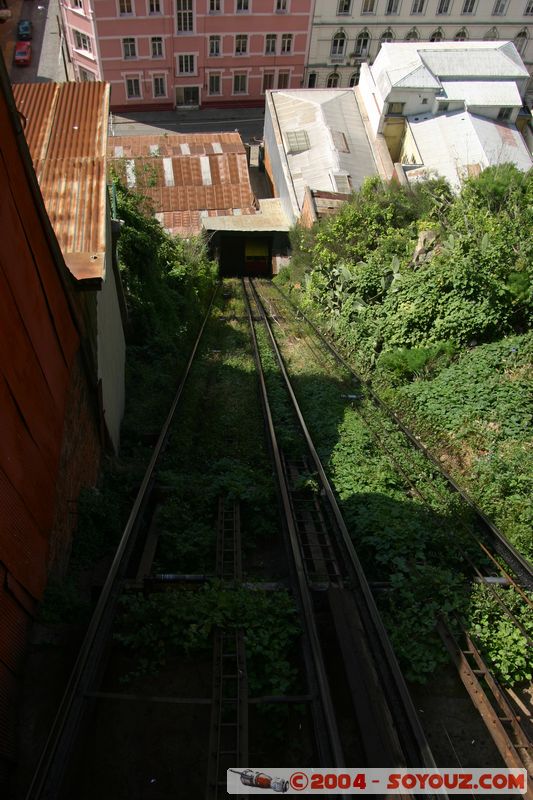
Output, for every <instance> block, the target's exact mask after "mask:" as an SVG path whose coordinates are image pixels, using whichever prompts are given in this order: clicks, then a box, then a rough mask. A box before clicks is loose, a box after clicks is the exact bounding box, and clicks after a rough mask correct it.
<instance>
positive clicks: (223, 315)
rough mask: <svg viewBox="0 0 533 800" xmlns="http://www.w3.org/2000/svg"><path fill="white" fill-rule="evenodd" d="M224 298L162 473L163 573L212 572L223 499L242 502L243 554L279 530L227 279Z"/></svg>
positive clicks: (240, 320)
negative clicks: (221, 498)
mask: <svg viewBox="0 0 533 800" xmlns="http://www.w3.org/2000/svg"><path fill="white" fill-rule="evenodd" d="M224 294H225V296H224V297H221V298H220V299H219V301H218V302H217V305H216V307H215V309H214V311H213V315H212V318H211V319H210V321H209V322H208V325H207V326H206V330H205V334H204V341H203V344H202V346H201V349H200V352H199V354H198V358H197V360H196V362H195V364H194V365H193V370H192V373H191V378H190V381H189V384H188V386H187V387H186V390H185V392H184V395H183V398H182V403H181V407H180V424H179V425H177V426H176V428H175V430H174V431H173V434H172V440H171V445H170V446H169V448H168V449H167V452H166V454H165V456H164V460H163V464H162V466H161V470H160V473H159V481H160V483H161V484H162V485H163V486H164V487H165V489H166V495H167V496H166V499H165V503H164V504H163V506H162V509H161V512H160V515H159V518H158V529H159V543H158V550H157V553H156V564H155V569H156V571H160V572H168V571H173V572H174V571H176V572H202V573H203V572H208V573H210V574H213V572H214V568H215V563H214V559H215V532H216V525H217V513H218V500H219V498H220V497H224V498H226V499H227V501H229V502H231V501H239V503H240V516H241V530H242V541H243V548H244V550H245V552H248V553H249V552H251V551H252V550H253V549H254V548H255V547H256V546H257V545H258V544H259V543H260V542H261V541H264V540H265V538H266V537H270V538H272V537H273V534H274V535H275V534H276V533H277V529H278V521H277V517H276V510H275V501H274V496H275V491H274V485H273V482H272V479H271V468H270V462H269V455H268V452H267V450H266V447H265V442H264V435H263V424H262V416H261V409H260V406H259V403H258V396H257V376H256V374H255V365H254V361H253V357H252V352H251V345H250V338H249V334H248V329H247V325H248V322H247V319H246V316H245V312H244V305H243V299H242V296H241V291H240V286H239V284H238V283H237V282H233V281H231V282H227V283H226V284H225V285H224Z"/></svg>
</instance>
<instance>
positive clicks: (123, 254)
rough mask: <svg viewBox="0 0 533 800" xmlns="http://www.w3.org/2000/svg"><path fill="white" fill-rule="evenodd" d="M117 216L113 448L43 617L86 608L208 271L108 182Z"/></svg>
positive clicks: (200, 304)
mask: <svg viewBox="0 0 533 800" xmlns="http://www.w3.org/2000/svg"><path fill="white" fill-rule="evenodd" d="M116 195H117V211H118V216H119V217H120V218H121V219H122V220H123V221H124V225H123V227H122V231H121V236H120V239H119V248H118V249H119V264H120V272H121V278H122V284H123V289H124V293H125V298H126V304H127V310H128V322H127V325H126V331H125V333H126V343H127V350H126V409H125V416H124V421H123V424H122V435H121V452H120V456H119V457H118V458H115V459H112V460H111V459H108V460H107V461H106V462H105V464H104V468H103V471H102V475H101V478H100V482H99V486H98V487H97V488H94V489H86V490H84V491H82V493H81V494H80V497H79V500H78V507H77V514H78V525H77V530H76V533H75V534H74V538H73V543H72V554H71V558H70V564H69V572H68V575H67V577H66V578H65V579H64V580H62V581H52V582H50V584H49V586H48V588H47V590H46V594H45V599H44V603H43V606H42V609H41V620H42V621H43V622H45V623H50V624H53V623H58V622H72V623H74V622H79V621H80V620H85V619H87V618H88V616H89V614H90V610H91V603H90V598H89V596H88V592H87V587H86V584H87V581H84V580H83V575H84V574H85V573H87V571H88V570H90V569H92V568H94V566H95V565H96V564H98V562H99V560H100V559H104V558H107V557H109V555H110V554H111V553H112V552H113V551H114V549H115V548H116V545H117V543H118V540H119V538H120V535H121V533H122V530H123V527H124V524H125V522H126V519H127V516H128V513H129V510H130V508H131V505H132V502H133V498H134V496H135V491H136V489H137V487H138V486H139V483H140V481H141V479H142V476H143V474H144V470H145V469H146V466H147V464H148V460H149V457H150V454H151V447H152V439H153V435H154V433H155V434H157V433H158V432H159V430H160V428H161V425H162V423H163V420H164V418H165V416H166V414H167V412H168V409H169V407H170V403H171V401H172V396H173V392H174V391H175V389H176V388H177V386H178V383H179V379H180V375H181V371H182V369H183V367H184V365H185V363H186V360H187V358H188V355H189V352H190V348H191V346H192V343H193V341H194V336H195V334H196V332H197V330H198V327H199V324H200V321H201V318H202V316H203V315H204V313H205V311H206V310H207V303H208V300H209V298H210V296H211V294H212V292H213V290H214V287H215V280H216V268H215V265H214V264H213V263H211V262H209V261H208V259H207V256H206V252H205V249H204V246H203V244H202V243H201V242H200V241H199V240H192V241H190V242H184V241H183V240H180V239H177V238H173V237H171V236H169V235H168V234H166V233H165V231H164V230H163V229H162V228H161V226H160V225H159V223H158V222H157V221H156V220H155V219H154V218H153V216H152V214H151V209H150V207H149V204H148V203H147V201H146V200H145V199H144V198H142V197H141V196H140V195H137V194H134V193H131V192H129V191H128V190H127V189H126V188H125V187H124V186H122V185H121V184H117V185H116Z"/></svg>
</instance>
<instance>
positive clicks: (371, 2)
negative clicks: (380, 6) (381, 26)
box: [361, 0, 376, 14]
mask: <svg viewBox="0 0 533 800" xmlns="http://www.w3.org/2000/svg"><path fill="white" fill-rule="evenodd" d="M375 13H376V0H363V5H362V6H361V14H375Z"/></svg>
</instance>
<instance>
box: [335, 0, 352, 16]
mask: <svg viewBox="0 0 533 800" xmlns="http://www.w3.org/2000/svg"><path fill="white" fill-rule="evenodd" d="M351 5H352V0H339V5H338V6H337V14H349V13H350V6H351Z"/></svg>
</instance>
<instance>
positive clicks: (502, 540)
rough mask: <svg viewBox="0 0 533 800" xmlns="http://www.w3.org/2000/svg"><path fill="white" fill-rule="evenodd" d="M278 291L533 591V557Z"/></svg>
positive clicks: (310, 321) (282, 293)
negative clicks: (521, 550) (459, 499)
mask: <svg viewBox="0 0 533 800" xmlns="http://www.w3.org/2000/svg"><path fill="white" fill-rule="evenodd" d="M272 285H273V286H274V287H275V289H276V291H277V292H279V294H280V295H281V297H282V298H283V299H284V300H285V301H286V302H287V303H288V304H289V305H290V306H291V308H292V309H293V310H294V311H295V312H296V313H297V314H298V315H300V317H301V318H302V319H303V320H305V322H306V323H307V325H309V327H310V328H311V329H312V330H313V331H314V333H315V334H316V336H317V337H318V338H319V339H320V340H321V341H322V343H323V344H324V346H325V347H326V348H327V349H328V350H329V352H330V353H331V355H332V356H333V357H334V358H335V359H336V360H337V361H338V362H339V363H340V364H342V366H343V367H344V368H345V369H346V370H347V371H348V372H349V373H350V374H351V375H352V376H353V378H355V380H356V381H357V382H358V383H359V384H360V385H361V386H362V387H364V389H365V391H366V392H367V394H368V396H369V397H370V399H371V400H372V402H373V403H374V405H375V406H377V407H378V408H379V409H380V410H381V411H383V413H384V414H386V415H387V416H389V417H390V418H391V419H392V420H393V421H394V422H395V423H396V425H397V426H398V427H399V429H400V430H401V431H402V433H403V434H404V435H405V436H406V437H407V439H408V440H409V442H410V443H411V445H412V446H413V447H414V448H416V449H417V450H419V451H420V452H421V453H422V454H423V455H424V456H425V457H426V458H427V459H428V460H429V461H430V462H431V463H432V464H433V466H434V467H436V468H437V470H438V471H439V473H440V474H441V475H442V477H443V478H444V479H445V480H446V481H447V483H448V484H449V485H450V487H451V488H452V489H453V490H454V491H455V492H457V494H459V495H460V496H461V497H462V498H463V500H464V501H465V503H467V504H468V505H469V506H470V508H472V510H473V511H474V513H475V514H476V517H477V521H478V525H479V527H480V528H481V529H482V530H483V531H484V533H485V534H486V535H487V536H488V538H489V540H490V541H491V544H492V546H493V547H494V549H495V551H496V552H497V553H498V555H500V556H502V557H503V558H505V559H506V561H507V563H508V564H509V565H510V566H511V567H512V569H513V570H514V571H515V573H516V574H517V576H518V577H519V578H520V580H521V582H522V585H523V586H525V587H526V588H527V589H529V590H530V591H533V566H532V565H531V564H530V563H529V561H528V560H527V559H526V558H525V557H524V556H523V555H522V554H521V553H519V552H518V550H517V549H516V548H515V547H514V545H512V544H511V542H510V541H509V540H508V539H507V538H506V536H505V535H504V534H503V533H502V532H501V531H500V530H499V528H498V527H497V526H496V525H495V524H494V522H493V521H492V520H491V519H490V518H489V517H487V515H486V514H485V513H484V512H483V511H482V510H481V508H480V507H479V506H478V505H477V503H476V502H475V500H473V499H472V498H471V497H470V495H469V494H468V493H467V492H466V491H465V489H463V488H462V487H461V486H460V485H459V484H458V483H457V482H456V481H455V480H454V478H452V476H451V475H450V474H449V472H447V471H446V470H445V469H444V468H443V467H442V465H441V464H440V462H439V461H438V460H437V459H436V457H435V456H434V455H433V453H432V452H431V450H429V449H428V448H427V447H426V446H425V445H424V444H422V442H421V441H420V440H419V439H418V438H417V436H416V435H415V434H414V433H413V431H411V429H410V428H409V427H408V426H407V425H406V424H405V423H404V422H403V420H402V419H401V418H400V417H399V415H398V414H397V413H396V412H395V411H393V409H392V408H390V407H389V406H388V405H387V404H386V403H385V402H384V401H383V400H382V399H381V398H380V397H379V395H377V394H376V393H375V392H374V390H373V389H372V388H371V386H370V384H369V382H368V381H366V380H365V379H364V378H362V377H361V376H360V375H359V374H358V373H357V372H356V370H355V369H354V368H353V367H352V365H351V364H350V363H349V362H348V361H347V360H346V359H345V358H344V356H342V355H341V354H340V353H339V351H338V350H337V349H336V347H335V346H334V345H333V344H332V343H331V342H330V341H329V339H328V338H327V337H326V336H325V335H324V334H323V333H322V331H321V330H320V328H319V327H318V326H317V325H316V324H315V323H314V322H313V321H312V320H311V319H310V318H309V317H308V316H307V315H306V314H305V312H304V311H302V309H301V308H300V307H299V306H298V305H297V304H296V303H295V302H294V301H293V300H292V299H291V298H290V297H289V296H288V295H287V294H285V292H283V291H282V290H281V289H280V288H279V286H278V285H277V284H275V283H274V284H272Z"/></svg>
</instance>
